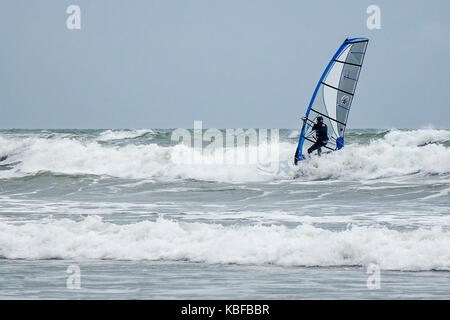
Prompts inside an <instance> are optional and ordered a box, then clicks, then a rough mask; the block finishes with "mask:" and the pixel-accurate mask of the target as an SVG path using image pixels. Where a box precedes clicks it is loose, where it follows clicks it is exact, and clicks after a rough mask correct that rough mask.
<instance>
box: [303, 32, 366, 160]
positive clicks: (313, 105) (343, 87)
mask: <svg viewBox="0 0 450 320" xmlns="http://www.w3.org/2000/svg"><path fill="white" fill-rule="evenodd" d="M368 42H369V39H366V38H354V39H345V41H344V43H343V44H342V45H341V46H340V47H339V49H338V50H337V52H336V53H335V55H334V56H333V58H331V61H330V62H329V63H328V65H327V67H326V69H325V71H324V72H323V74H322V77H320V80H319V83H318V84H317V86H316V89H315V90H314V93H313V96H312V98H311V101H310V103H309V106H308V109H307V110H306V116H305V117H304V118H303V126H302V130H301V132H300V138H299V141H298V146H297V151H296V152H295V158H294V163H295V164H297V162H298V161H300V160H303V159H304V158H305V153H307V150H308V148H309V147H310V146H312V145H313V144H314V143H315V142H316V137H315V134H314V131H313V130H312V127H313V125H314V121H315V119H316V118H317V117H319V116H321V117H322V118H323V123H325V124H326V125H327V127H328V138H329V140H328V143H327V145H326V146H324V147H322V148H323V149H325V150H327V151H334V150H339V149H341V148H342V147H343V146H344V132H345V127H346V125H347V118H348V114H349V112H350V106H351V105H352V102H353V98H354V94H355V89H356V84H357V83H358V79H359V73H360V71H361V67H362V64H363V61H364V55H365V54H366V48H367V44H368Z"/></svg>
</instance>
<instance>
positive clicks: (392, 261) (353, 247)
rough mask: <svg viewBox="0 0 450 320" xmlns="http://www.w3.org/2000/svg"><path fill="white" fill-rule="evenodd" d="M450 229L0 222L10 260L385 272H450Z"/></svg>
mask: <svg viewBox="0 0 450 320" xmlns="http://www.w3.org/2000/svg"><path fill="white" fill-rule="evenodd" d="M449 248H450V232H448V231H444V230H442V229H440V228H432V229H416V230H410V231H397V230H391V229H387V228H376V227H353V228H351V229H347V230H343V231H331V230H325V229H321V228H316V227H314V226H311V225H300V226H297V227H296V228H287V227H285V226H282V225H269V226H265V225H254V226H242V225H241V226H223V225H219V224H205V223H184V222H176V221H171V220H165V219H162V218H160V219H158V220H157V221H154V222H153V221H143V222H139V223H134V224H127V225H117V224H112V223H107V222H104V221H102V219H101V218H100V217H98V216H90V217H87V218H85V219H84V220H82V221H79V222H76V221H72V220H67V219H63V220H44V221H39V222H26V223H24V224H12V223H5V222H0V255H1V256H2V257H5V258H8V259H113V260H114V259H121V260H170V261H178V260H184V261H186V260H187V261H192V262H205V263H214V264H215V263H218V264H222V263H225V264H229V263H235V264H275V265H281V266H365V265H368V264H369V263H376V264H378V265H379V266H380V268H381V269H384V270H410V271H418V270H450V250H449Z"/></svg>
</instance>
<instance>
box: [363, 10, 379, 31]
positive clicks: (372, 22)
mask: <svg viewBox="0 0 450 320" xmlns="http://www.w3.org/2000/svg"><path fill="white" fill-rule="evenodd" d="M366 13H367V14H370V16H369V17H368V18H367V21H366V25H367V29H369V30H374V29H381V9H380V7H379V6H377V5H375V4H372V5H370V6H368V7H367V10H366Z"/></svg>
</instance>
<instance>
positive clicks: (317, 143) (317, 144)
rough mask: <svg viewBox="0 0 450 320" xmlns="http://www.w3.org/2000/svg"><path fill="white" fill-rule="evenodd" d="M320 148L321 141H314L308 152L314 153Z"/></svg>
mask: <svg viewBox="0 0 450 320" xmlns="http://www.w3.org/2000/svg"><path fill="white" fill-rule="evenodd" d="M318 148H320V143H319V142H316V143H314V144H313V145H312V146H311V147H310V148H309V149H308V154H311V153H313V152H314V151H316V150H317V149H318Z"/></svg>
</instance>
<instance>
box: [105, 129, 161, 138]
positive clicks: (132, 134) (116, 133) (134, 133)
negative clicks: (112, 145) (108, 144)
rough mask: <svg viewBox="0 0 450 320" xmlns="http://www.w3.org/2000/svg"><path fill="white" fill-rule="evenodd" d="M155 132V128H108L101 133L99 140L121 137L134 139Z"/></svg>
mask: <svg viewBox="0 0 450 320" xmlns="http://www.w3.org/2000/svg"><path fill="white" fill-rule="evenodd" d="M148 134H154V131H153V130H150V129H141V130H106V131H103V132H102V133H100V135H99V136H98V138H97V139H96V140H97V141H109V140H121V139H133V138H137V137H142V136H143V135H148Z"/></svg>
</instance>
